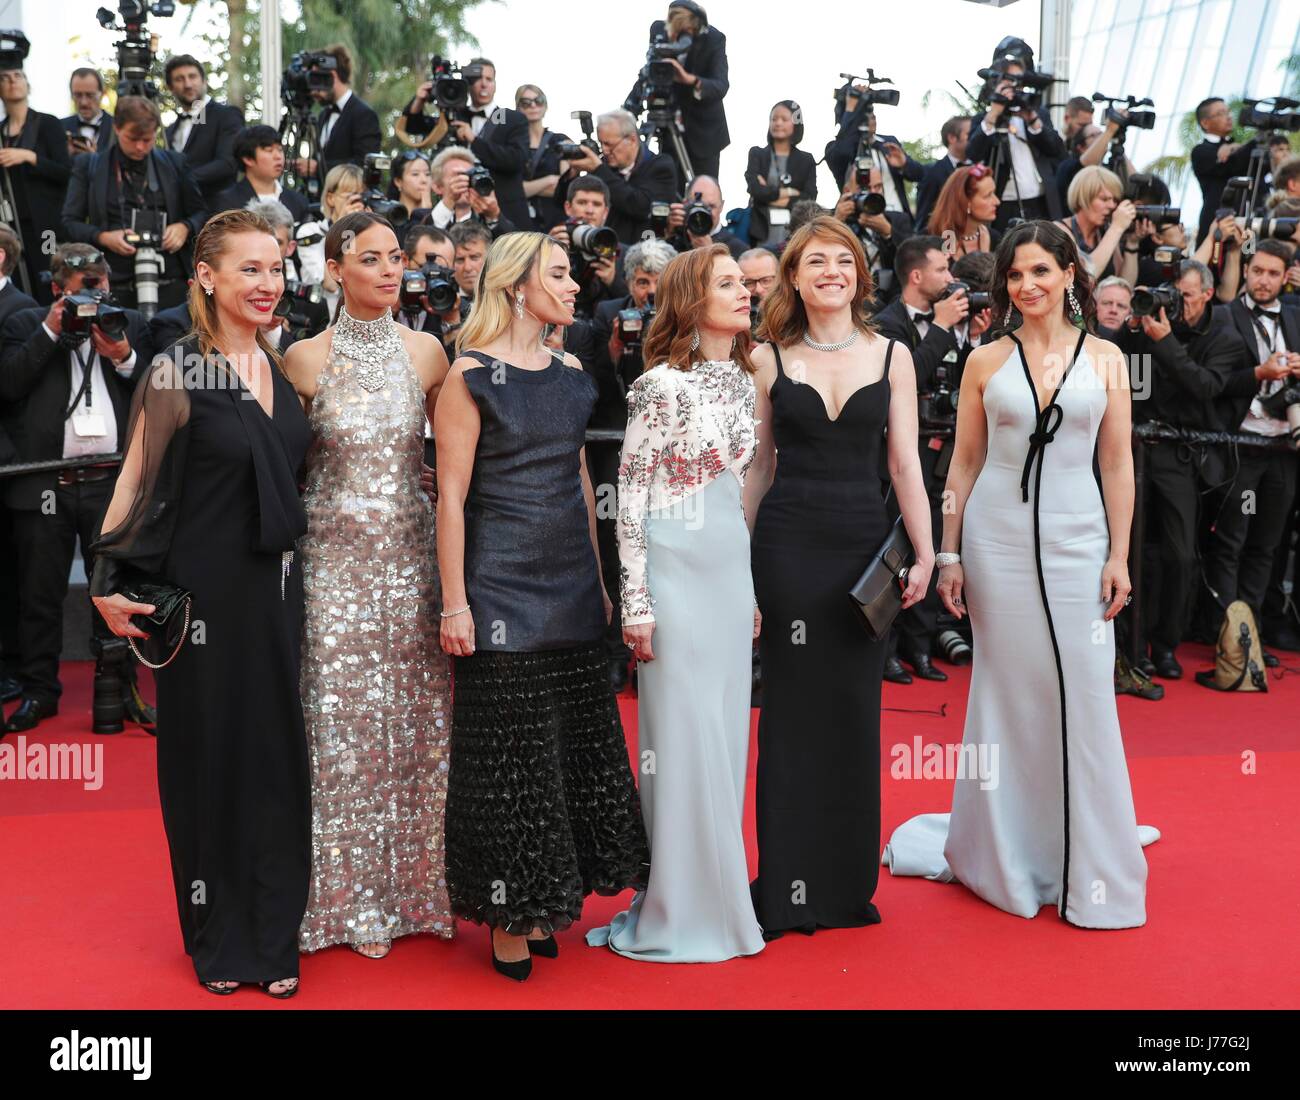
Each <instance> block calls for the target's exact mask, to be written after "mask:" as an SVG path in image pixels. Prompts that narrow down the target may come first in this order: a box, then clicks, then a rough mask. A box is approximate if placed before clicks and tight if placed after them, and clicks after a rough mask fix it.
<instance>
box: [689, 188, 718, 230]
mask: <svg viewBox="0 0 1300 1100" xmlns="http://www.w3.org/2000/svg"><path fill="white" fill-rule="evenodd" d="M686 232H687V233H690V234H691V235H692V236H694V237H708V236H710V235H711V234H712V233H713V210H712V209H711V208H710V207H709V204H708V203H706V202H705V201H704V198H703V192H700V191H696V192H695V196H694V197H693V198H692V199H691V201H690V203H688V204H687V206H686Z"/></svg>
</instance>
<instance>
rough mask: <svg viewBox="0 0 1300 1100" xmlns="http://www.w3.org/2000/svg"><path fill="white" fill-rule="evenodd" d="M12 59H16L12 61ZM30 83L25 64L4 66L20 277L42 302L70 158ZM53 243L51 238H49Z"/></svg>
mask: <svg viewBox="0 0 1300 1100" xmlns="http://www.w3.org/2000/svg"><path fill="white" fill-rule="evenodd" d="M10 64H12V62H11V63H10ZM29 91H30V87H29V85H28V82H27V74H26V73H25V72H23V70H22V69H21V68H3V69H0V100H3V102H4V111H5V118H4V128H3V130H0V169H2V170H3V172H4V174H5V176H6V183H7V186H6V188H5V189H6V190H9V191H11V192H12V194H13V200H14V205H15V206H16V207H17V209H16V210H14V212H13V213H14V215H15V218H14V220H15V222H16V223H17V224H14V225H13V226H12V228H13V229H15V230H16V231H17V232H18V234H19V236H20V237H21V238H22V241H23V246H24V247H23V272H22V275H23V276H24V278H23V279H22V280H21V281H23V282H26V284H27V293H29V294H30V295H31V296H32V297H33V298H35V299H36V300H37V301H38V302H40V303H42V304H48V303H49V301H50V291H49V288H48V287H46V286H45V285H44V284H43V283H42V282H41V280H40V275H41V268H42V266H43V264H42V261H43V260H44V259H45V256H46V255H47V251H45V247H46V242H47V237H46V234H49V235H50V237H51V238H52V237H53V235H54V231H55V230H56V229H57V228H58V226H59V219H60V215H61V213H62V210H63V193H64V191H65V190H66V189H67V185H68V175H69V164H70V161H69V157H68V147H67V139H66V137H65V136H64V132H63V128H62V127H61V126H60V125H59V120H58V119H57V118H55V117H54V116H53V115H47V114H42V113H41V112H40V111H33V110H31V108H29V107H28V106H27V96H28V93H29ZM50 243H51V244H52V243H53V242H52V240H51V241H50Z"/></svg>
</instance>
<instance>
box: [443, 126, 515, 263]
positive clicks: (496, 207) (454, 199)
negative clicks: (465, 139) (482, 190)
mask: <svg viewBox="0 0 1300 1100" xmlns="http://www.w3.org/2000/svg"><path fill="white" fill-rule="evenodd" d="M477 164H478V160H477V158H475V156H474V154H473V153H471V152H470V151H469V150H468V149H465V148H463V147H462V146H459V145H449V146H447V148H446V149H444V150H442V152H440V153H439V154H438V155H437V156H436V157H434V158H433V163H432V164H431V165H430V166H429V186H430V187H431V188H432V191H433V194H435V195H437V196H438V201H437V202H436V203H434V204H433V209H431V210H430V211H429V224H430V225H432V226H434V227H435V228H438V229H442V230H444V231H448V230H450V229H451V227H452V226H453V225H457V224H459V223H460V222H465V221H473V222H478V223H479V224H480V225H482V226H483V227H484V228H485V229H487V230H488V232H489V233H490V234H491V235H492V239H493V240H496V239H497V238H498V237H501V236H504V235H505V234H506V233H513V232H515V224H514V222H512V221H511V220H510V219H509V218H507V217H506V216H505V214H504V213H503V212H502V209H501V203H500V202H499V201H498V200H497V194H496V191H495V189H494V190H492V191H489V192H488V193H487V194H486V195H481V194H479V193H478V191H476V190H475V189H474V188H473V187H471V186H470V182H469V171H470V169H472V168H474V167H475V166H476V165H477ZM493 182H494V183H495V182H496V177H495V176H493Z"/></svg>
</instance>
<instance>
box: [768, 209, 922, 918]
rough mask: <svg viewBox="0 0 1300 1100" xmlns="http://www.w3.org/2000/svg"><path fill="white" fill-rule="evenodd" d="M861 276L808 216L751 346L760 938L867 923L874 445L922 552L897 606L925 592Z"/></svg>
mask: <svg viewBox="0 0 1300 1100" xmlns="http://www.w3.org/2000/svg"><path fill="white" fill-rule="evenodd" d="M874 289H875V287H874V285H873V283H872V279H871V273H870V271H869V270H868V268H867V260H866V256H865V255H864V254H863V251H862V246H861V244H859V242H858V239H857V237H856V236H855V235H854V234H853V232H852V230H850V229H849V228H848V227H847V226H846V225H845V224H844V223H843V222H841V221H839V220H837V219H835V218H830V217H819V218H814V219H813V220H812V221H810V222H808V223H807V224H806V225H804V226H803V227H801V228H800V229H799V230H798V231H797V232H796V233H795V234H794V235H793V236H792V237H791V238H790V240H789V243H788V244H787V245H786V247H785V251H784V253H782V256H781V273H780V278H779V279H778V281H777V284H776V286H775V287H773V289H772V290H771V291H770V292H769V293H768V296H767V298H766V300H765V301H764V304H763V327H762V329H761V330H760V335H761V336H764V337H766V338H767V339H768V340H769V341H770V342H769V343H766V344H764V345H762V346H761V347H760V348H758V350H757V351H755V352H754V362H755V364H756V365H757V367H758V374H757V376H756V379H755V381H756V384H757V389H758V401H757V408H756V412H757V416H758V421H759V427H758V450H757V453H756V455H755V459H754V468H753V469H752V470H751V471H750V475H749V482H748V484H747V485H746V488H745V503H746V512H747V513H748V515H749V516H750V519H751V523H752V524H753V530H754V588H755V591H756V592H757V594H758V606H759V609H760V610H761V611H762V613H763V634H762V639H761V642H760V646H761V657H762V667H763V713H762V716H761V717H760V718H759V723H758V780H757V791H758V811H757V817H758V877H757V878H756V879H755V880H754V883H753V886H752V891H753V898H754V907H755V909H756V911H757V913H758V920H759V923H760V924H761V925H762V926H763V935H764V937H765V938H767V939H775V938H776V937H778V936H780V935H781V934H782V933H783V932H785V931H786V930H788V929H791V928H797V929H798V930H799V931H801V932H804V933H806V934H808V935H811V934H812V933H813V932H815V931H816V930H817V929H818V928H854V927H858V926H860V925H866V924H876V923H879V921H880V914H879V912H878V911H877V910H876V907H875V905H874V904H873V903H872V900H871V899H872V896H873V895H874V893H875V889H876V880H877V878H878V877H879V873H880V865H879V860H880V681H881V676H882V674H883V672H884V663H885V644H884V643H883V642H873V641H872V640H871V639H870V637H869V636H868V635H867V633H866V632H865V631H864V630H863V628H862V625H861V623H859V622H858V621H857V616H856V613H855V612H854V610H853V608H852V606H851V604H850V602H849V596H848V593H849V589H851V588H852V587H853V585H854V584H855V583H856V582H857V580H858V578H859V577H860V576H861V575H862V571H863V570H864V569H865V568H866V566H867V563H868V562H869V561H871V558H872V556H873V555H874V554H875V553H876V551H877V550H878V549H879V548H880V544H881V543H882V542H883V541H884V540H885V536H886V535H887V534H888V533H889V527H890V524H889V518H888V515H887V514H886V510H885V501H884V499H883V497H882V495H881V487H880V473H881V468H882V465H884V464H883V463H882V462H881V457H882V454H881V452H882V451H886V452H887V459H888V462H887V465H888V469H889V476H890V479H891V481H892V483H893V486H894V490H895V492H897V494H898V501H899V505H900V508H901V511H902V516H903V523H904V525H905V527H906V528H907V534H908V537H909V538H910V539H911V541H912V545H914V546H917V547H920V548H922V552H921V553H920V554H919V556H918V558H917V561H916V564H915V565H914V566H912V568H911V570H910V572H909V573H908V577H907V590H906V592H905V593H904V601H903V606H904V607H910V606H911V605H912V604H914V603H916V602H917V601H918V600H920V599H921V598H922V597H923V596H924V595H925V592H926V589H927V588H928V586H929V583H930V573H931V570H932V569H933V566H934V562H933V557H934V555H933V552H932V551H931V550H930V548H931V547H932V546H933V545H934V543H933V541H932V538H931V534H930V503H929V498H928V496H927V495H926V490H925V484H924V482H923V481H922V478H921V465H920V459H919V457H918V456H919V453H920V452H919V448H918V444H917V430H918V429H917V410H916V374H915V371H914V370H913V368H912V357H911V354H910V353H909V352H908V350H907V348H906V347H904V346H902V345H900V344H898V343H897V342H895V341H893V340H887V339H885V338H884V337H882V336H880V335H879V334H878V333H877V331H876V329H875V326H874V325H873V324H871V322H870V321H868V319H867V313H866V305H865V303H866V302H867V301H869V300H870V298H871V295H872V293H873V291H874ZM886 429H888V431H886ZM774 474H775V477H774V476H773V475H774ZM760 502H761V503H760Z"/></svg>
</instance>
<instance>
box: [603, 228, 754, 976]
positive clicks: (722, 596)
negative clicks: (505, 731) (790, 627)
mask: <svg viewBox="0 0 1300 1100" xmlns="http://www.w3.org/2000/svg"><path fill="white" fill-rule="evenodd" d="M655 308H656V314H655V319H654V321H653V322H652V324H651V326H650V331H649V332H648V333H647V334H646V337H645V355H644V358H645V362H647V363H650V364H653V366H652V367H651V368H650V369H649V370H647V371H646V372H645V373H644V374H643V375H642V376H641V377H640V378H638V379H637V380H636V382H635V383H634V384H633V386H632V388H631V389H630V391H629V392H628V426H627V435H626V436H625V438H624V440H623V454H622V462H621V464H620V469H619V478H618V549H619V560H620V569H619V574H620V578H621V582H622V583H621V593H620V594H621V596H622V607H623V640H624V641H625V642H627V644H628V645H629V646H630V647H631V648H632V651H633V653H634V655H635V656H636V658H637V659H638V660H639V661H640V662H641V665H640V671H639V673H638V675H639V677H640V680H639V684H638V696H639V697H638V700H637V704H638V710H639V714H640V720H639V722H638V725H637V741H638V749H639V750H640V757H641V760H642V762H643V763H642V768H641V805H642V808H643V809H644V811H645V823H646V830H647V832H648V833H649V834H650V852H651V858H652V864H651V870H650V882H649V885H648V886H647V888H646V889H645V890H644V891H643V892H641V893H638V894H637V896H636V897H635V898H633V899H632V905H631V907H630V908H629V909H628V910H627V911H626V912H623V913H620V914H618V916H616V917H615V918H614V919H613V921H611V922H610V924H609V925H608V926H607V927H605V928H596V929H593V930H592V931H590V932H588V933H587V942H588V943H589V944H591V945H592V946H602V945H606V944H608V946H609V947H610V948H611V949H612V950H613V951H616V952H617V953H618V954H620V955H625V956H627V957H628V958H631V959H642V960H644V961H646V962H668V963H673V962H677V963H686V962H722V961H724V960H726V959H731V958H735V957H736V956H737V955H753V954H756V953H758V952H759V951H761V950H762V949H763V937H762V935H761V933H760V930H759V927H758V922H757V921H756V920H755V919H754V906H753V903H752V902H751V901H750V898H749V872H748V870H747V865H746V862H745V839H744V834H743V832H742V821H743V817H744V805H745V762H746V759H747V757H748V756H749V694H750V687H751V681H752V662H751V653H752V647H753V640H754V637H755V636H756V635H757V633H758V626H759V620H758V611H757V608H756V606H755V601H754V590H753V587H752V585H751V584H750V575H749V532H748V530H746V527H745V516H744V511H743V509H742V506H741V493H742V488H743V485H744V479H745V470H746V469H747V468H748V466H749V463H750V460H751V459H752V458H753V456H754V382H753V367H752V366H751V365H750V363H749V291H748V290H746V289H745V285H744V282H743V280H742V278H741V272H740V267H739V265H738V264H737V263H736V261H735V260H733V259H732V258H731V254H730V253H729V252H728V250H727V247H726V245H722V244H714V245H711V246H709V247H707V248H698V249H694V250H692V251H690V252H685V253H683V254H682V255H680V256H678V257H677V258H676V259H675V260H672V261H671V262H670V263H669V264H668V266H667V267H666V268H664V272H663V274H662V275H661V276H660V277H659V287H658V290H657V291H656V293H655Z"/></svg>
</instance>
